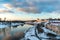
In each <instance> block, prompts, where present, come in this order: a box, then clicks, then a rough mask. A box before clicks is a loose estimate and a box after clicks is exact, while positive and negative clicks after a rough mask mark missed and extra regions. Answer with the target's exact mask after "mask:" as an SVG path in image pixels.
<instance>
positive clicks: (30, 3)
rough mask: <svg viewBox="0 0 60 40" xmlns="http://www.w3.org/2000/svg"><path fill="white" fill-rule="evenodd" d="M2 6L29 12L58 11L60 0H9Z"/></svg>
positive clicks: (59, 9)
mask: <svg viewBox="0 0 60 40" xmlns="http://www.w3.org/2000/svg"><path fill="white" fill-rule="evenodd" d="M4 6H5V7H6V8H7V9H12V8H16V9H18V11H23V12H29V13H41V12H53V11H60V0H10V1H8V3H6V4H4Z"/></svg>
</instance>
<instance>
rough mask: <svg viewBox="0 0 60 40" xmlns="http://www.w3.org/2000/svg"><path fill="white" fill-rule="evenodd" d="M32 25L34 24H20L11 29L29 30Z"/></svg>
mask: <svg viewBox="0 0 60 40" xmlns="http://www.w3.org/2000/svg"><path fill="white" fill-rule="evenodd" d="M30 27H32V25H27V24H25V25H24V26H21V25H20V26H18V27H17V28H12V29H11V31H14V30H15V31H18V30H20V31H25V30H27V29H28V28H30Z"/></svg>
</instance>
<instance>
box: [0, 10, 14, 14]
mask: <svg viewBox="0 0 60 40" xmlns="http://www.w3.org/2000/svg"><path fill="white" fill-rule="evenodd" d="M0 13H13V12H12V11H9V10H2V9H0Z"/></svg>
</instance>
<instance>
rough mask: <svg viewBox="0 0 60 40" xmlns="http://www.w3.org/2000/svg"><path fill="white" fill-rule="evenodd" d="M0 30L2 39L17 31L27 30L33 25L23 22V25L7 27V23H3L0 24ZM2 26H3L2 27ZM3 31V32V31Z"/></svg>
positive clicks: (0, 38) (0, 39)
mask: <svg viewBox="0 0 60 40" xmlns="http://www.w3.org/2000/svg"><path fill="white" fill-rule="evenodd" d="M0 27H2V28H0V31H1V30H2V29H4V30H2V31H1V34H0V40H2V39H3V38H4V37H5V36H6V35H12V36H13V35H15V34H16V33H18V32H25V31H26V30H28V29H29V28H30V27H33V26H32V25H28V24H25V25H24V26H21V25H19V26H17V27H12V26H11V27H9V26H8V25H3V26H1V25H0ZM3 27H4V28H3ZM4 32H5V33H4Z"/></svg>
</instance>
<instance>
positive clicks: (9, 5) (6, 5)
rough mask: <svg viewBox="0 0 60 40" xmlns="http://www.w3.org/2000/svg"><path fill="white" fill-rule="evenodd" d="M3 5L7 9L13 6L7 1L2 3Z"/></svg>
mask: <svg viewBox="0 0 60 40" xmlns="http://www.w3.org/2000/svg"><path fill="white" fill-rule="evenodd" d="M3 6H4V7H6V8H7V9H12V8H13V6H12V5H11V4H8V3H6V4H3Z"/></svg>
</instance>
